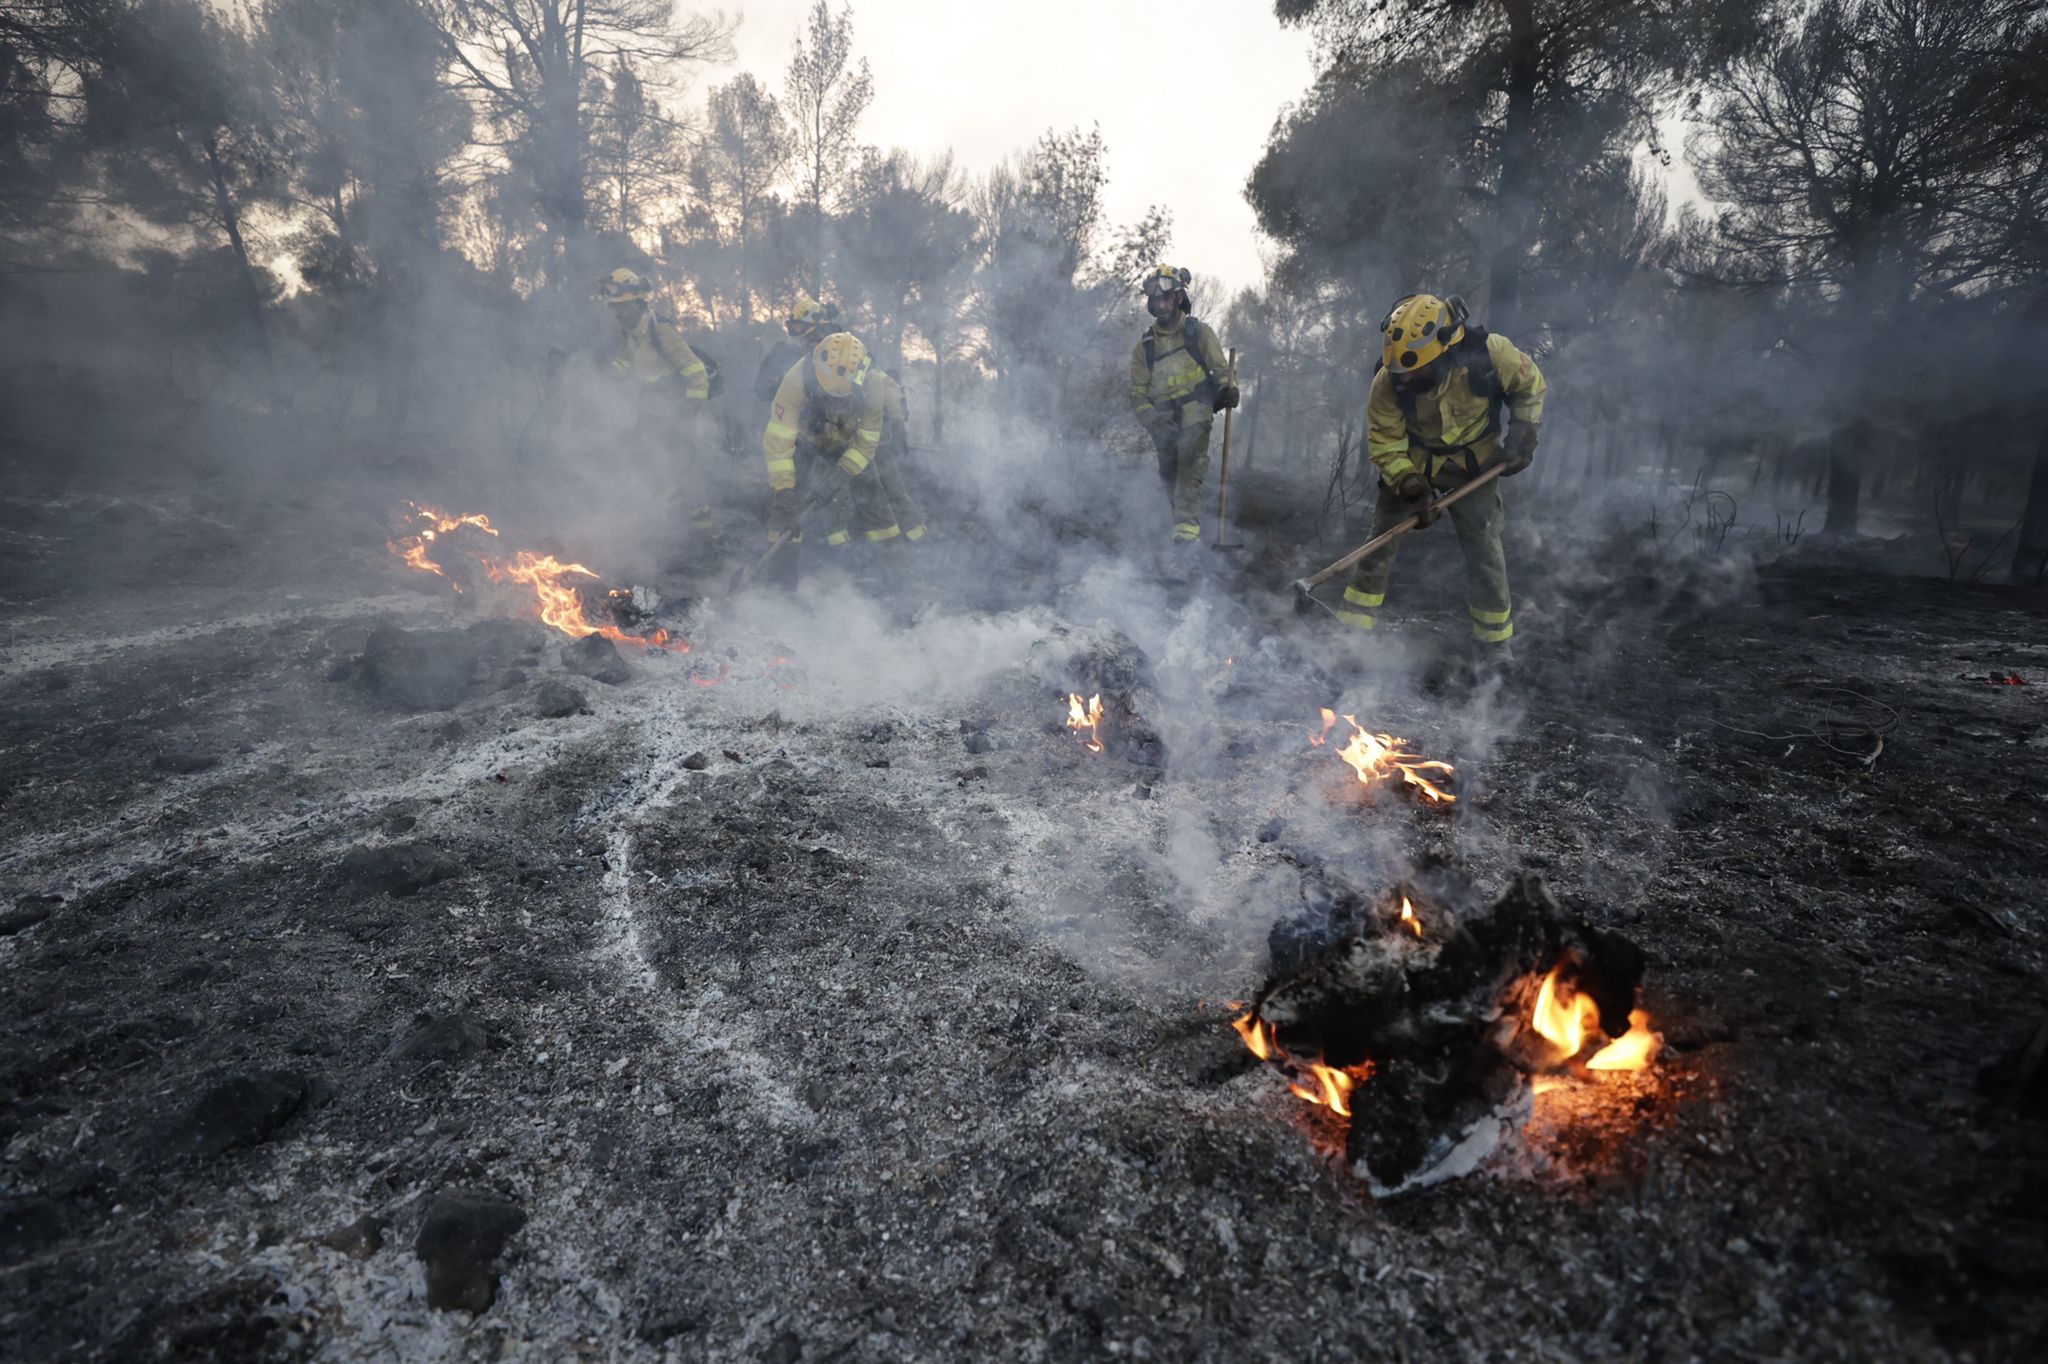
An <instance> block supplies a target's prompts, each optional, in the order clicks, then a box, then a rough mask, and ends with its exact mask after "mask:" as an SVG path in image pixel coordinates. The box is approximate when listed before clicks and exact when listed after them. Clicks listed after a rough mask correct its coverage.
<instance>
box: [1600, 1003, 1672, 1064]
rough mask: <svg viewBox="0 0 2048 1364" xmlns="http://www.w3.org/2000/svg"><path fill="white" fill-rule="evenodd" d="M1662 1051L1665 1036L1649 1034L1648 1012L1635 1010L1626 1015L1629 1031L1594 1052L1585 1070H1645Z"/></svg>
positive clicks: (1655, 1033)
mask: <svg viewBox="0 0 2048 1364" xmlns="http://www.w3.org/2000/svg"><path fill="white" fill-rule="evenodd" d="M1663 1050H1664V1034H1662V1033H1658V1032H1651V1031H1650V1015H1649V1012H1648V1011H1647V1010H1644V1009H1635V1010H1632V1011H1631V1012H1630V1013H1629V1016H1628V1031H1627V1032H1625V1033H1623V1034H1622V1035H1621V1036H1619V1037H1617V1038H1615V1039H1614V1040H1613V1041H1612V1042H1609V1043H1608V1044H1607V1045H1606V1046H1604V1047H1602V1048H1600V1050H1598V1051H1596V1052H1594V1053H1593V1058H1592V1059H1591V1060H1590V1061H1588V1062H1586V1069H1587V1070H1648V1069H1649V1068H1650V1063H1651V1062H1652V1061H1655V1060H1656V1059H1657V1054H1658V1053H1659V1052H1661V1051H1663Z"/></svg>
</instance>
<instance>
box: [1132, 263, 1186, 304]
mask: <svg viewBox="0 0 2048 1364" xmlns="http://www.w3.org/2000/svg"><path fill="white" fill-rule="evenodd" d="M1194 278H1195V277H1194V276H1193V275H1191V274H1189V273H1188V272H1187V271H1186V270H1184V269H1181V268H1179V267H1177V266H1172V265H1161V266H1159V267H1157V268H1156V269H1154V270H1153V271H1152V273H1151V274H1149V275H1147V276H1146V277H1145V284H1144V289H1145V297H1146V298H1148V299H1153V298H1158V297H1159V296H1160V295H1162V294H1170V293H1176V292H1178V291H1180V290H1182V289H1185V288H1187V287H1188V285H1190V284H1192V283H1193V282H1194Z"/></svg>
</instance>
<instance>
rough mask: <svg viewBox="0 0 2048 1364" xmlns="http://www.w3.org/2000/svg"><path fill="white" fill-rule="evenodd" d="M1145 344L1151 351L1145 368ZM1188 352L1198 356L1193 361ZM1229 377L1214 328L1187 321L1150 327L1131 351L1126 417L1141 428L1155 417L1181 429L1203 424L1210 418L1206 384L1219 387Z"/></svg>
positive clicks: (1196, 320)
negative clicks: (1128, 412) (1133, 418)
mask: <svg viewBox="0 0 2048 1364" xmlns="http://www.w3.org/2000/svg"><path fill="white" fill-rule="evenodd" d="M1147 342H1150V343H1151V349H1152V359H1151V361H1150V362H1149V363H1148V362H1147V361H1146V359H1145V349H1146V343H1147ZM1189 346H1193V347H1195V349H1196V350H1197V351H1198V352H1199V353H1200V358H1199V359H1197V358H1196V356H1195V355H1194V354H1190V353H1189V350H1188V347H1189ZM1229 372H1230V362H1229V361H1228V360H1227V359H1225V358H1224V355H1223V343H1222V342H1220V341H1218V340H1217V339H1216V329H1215V328H1214V327H1211V326H1210V325H1209V324H1208V323H1206V322H1204V321H1202V320H1201V319H1200V318H1198V317H1192V316H1189V317H1182V318H1179V319H1178V320H1176V321H1175V322H1174V324H1173V325H1172V326H1170V327H1168V326H1161V325H1160V324H1159V323H1157V322H1155V323H1153V324H1152V325H1151V326H1150V327H1149V328H1147V329H1146V331H1145V334H1144V335H1143V336H1141V337H1139V338H1138V344H1137V345H1135V346H1133V347H1131V411H1132V413H1133V414H1134V415H1136V417H1137V418H1138V420H1139V421H1141V422H1149V421H1150V420H1151V418H1152V417H1153V416H1155V415H1164V416H1167V417H1171V418H1173V419H1174V420H1175V421H1176V422H1179V423H1181V424H1183V425H1186V424H1190V423H1193V422H1197V421H1206V420H1208V419H1209V418H1210V417H1212V416H1214V415H1215V410H1214V408H1213V407H1212V406H1211V400H1212V399H1214V397H1215V396H1216V395H1215V391H1214V389H1213V387H1212V382H1211V381H1212V380H1213V381H1214V383H1218V384H1220V383H1222V382H1223V381H1224V380H1225V379H1226V378H1227V377H1228V376H1229Z"/></svg>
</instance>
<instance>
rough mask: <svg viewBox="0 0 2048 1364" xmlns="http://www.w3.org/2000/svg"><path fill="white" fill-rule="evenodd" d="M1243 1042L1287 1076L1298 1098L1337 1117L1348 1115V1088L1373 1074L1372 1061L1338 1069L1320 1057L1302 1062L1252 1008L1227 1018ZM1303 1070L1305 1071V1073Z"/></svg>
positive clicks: (1353, 1086)
mask: <svg viewBox="0 0 2048 1364" xmlns="http://www.w3.org/2000/svg"><path fill="white" fill-rule="evenodd" d="M1230 1026H1231V1027H1233V1028H1235V1029H1237V1035H1238V1036H1239V1037H1241V1038H1243V1039H1244V1044H1245V1046H1247V1047H1249V1048H1250V1049H1251V1053H1252V1055H1254V1056H1256V1057H1258V1058H1259V1059H1260V1060H1261V1061H1265V1062H1268V1063H1269V1064H1271V1065H1274V1066H1277V1067H1278V1068H1279V1069H1280V1071H1281V1073H1282V1074H1284V1075H1286V1076H1287V1090H1288V1092H1289V1093H1290V1094H1293V1095H1294V1096H1295V1097H1296V1098H1298V1099H1306V1100H1307V1101H1308V1102H1310V1103H1312V1104H1320V1105H1321V1106H1322V1107H1324V1108H1327V1109H1329V1110H1330V1111H1331V1112H1333V1113H1335V1114H1336V1115H1337V1116H1338V1117H1340V1118H1348V1117H1350V1116H1351V1091H1352V1090H1354V1089H1356V1088H1357V1087H1358V1086H1359V1085H1360V1084H1361V1083H1363V1082H1364V1081H1366V1080H1369V1079H1371V1078H1372V1062H1370V1061H1367V1062H1365V1063H1363V1064H1362V1065H1357V1066H1353V1067H1352V1068H1351V1069H1349V1070H1339V1069H1337V1068H1336V1067H1335V1066H1326V1065H1324V1064H1323V1063H1322V1062H1320V1061H1309V1062H1301V1061H1297V1060H1295V1058H1294V1057H1292V1056H1289V1055H1288V1054H1287V1052H1286V1051H1284V1050H1283V1049H1282V1048H1281V1046H1280V1043H1279V1041H1278V1040H1277V1039H1276V1038H1275V1037H1274V1035H1273V1025H1272V1024H1271V1023H1268V1022H1267V1021H1266V1020H1265V1019H1263V1018H1260V1017H1259V1016H1258V1014H1257V1013H1255V1012H1247V1013H1245V1014H1244V1015H1243V1016H1242V1017H1239V1018H1234V1019H1232V1020H1231V1021H1230ZM1304 1072H1306V1075H1304Z"/></svg>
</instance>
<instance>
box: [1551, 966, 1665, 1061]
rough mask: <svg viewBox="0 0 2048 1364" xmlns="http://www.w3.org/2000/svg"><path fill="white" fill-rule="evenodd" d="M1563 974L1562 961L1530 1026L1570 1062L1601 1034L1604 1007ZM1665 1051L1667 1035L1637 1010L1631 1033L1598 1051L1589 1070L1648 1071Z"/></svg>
mask: <svg viewBox="0 0 2048 1364" xmlns="http://www.w3.org/2000/svg"><path fill="white" fill-rule="evenodd" d="M1563 975H1564V963H1563V962H1559V963H1558V964H1557V965H1556V966H1553V967H1551V968H1550V974H1549V975H1547V976H1545V977H1544V978H1543V985H1542V987H1541V988H1540V989H1538V990H1537V992H1536V1006H1535V1008H1534V1009H1532V1010H1531V1011H1530V1015H1529V1026H1530V1027H1532V1028H1534V1029H1535V1030H1536V1031H1537V1032H1538V1033H1539V1034H1541V1035H1542V1036H1543V1037H1544V1038H1546V1039H1547V1040H1548V1041H1549V1042H1550V1044H1551V1045H1552V1046H1554V1047H1556V1048H1557V1049H1558V1054H1559V1057H1560V1059H1562V1060H1566V1061H1569V1060H1571V1059H1572V1058H1573V1057H1575V1056H1577V1055H1578V1054H1579V1053H1580V1052H1581V1051H1584V1050H1585V1049H1586V1043H1587V1041H1588V1040H1589V1039H1590V1038H1591V1037H1592V1036H1594V1035H1595V1034H1597V1033H1598V1032H1599V1031H1600V1007H1599V1006H1598V1005H1597V1004H1595V1003H1594V1002H1593V1001H1592V999H1591V998H1590V997H1589V996H1586V995H1582V994H1580V993H1578V992H1577V991H1576V990H1571V989H1570V987H1569V986H1567V985H1566V984H1565V983H1564V980H1563ZM1663 1048H1664V1038H1663V1036H1662V1035H1661V1034H1658V1033H1654V1032H1651V1031H1650V1015H1649V1013H1648V1012H1647V1011H1645V1010H1642V1009H1636V1010H1634V1011H1633V1012H1631V1013H1630V1014H1629V1016H1628V1031H1627V1032H1626V1033H1624V1034H1622V1035H1621V1036H1620V1037H1617V1038H1615V1039H1614V1040H1613V1041H1611V1042H1609V1043H1608V1044H1607V1045H1606V1046H1604V1047H1602V1048H1600V1050H1598V1051H1596V1052H1594V1053H1593V1055H1592V1058H1591V1059H1589V1060H1588V1061H1587V1062H1586V1069H1588V1070H1648V1069H1649V1067H1650V1063H1651V1062H1652V1061H1654V1060H1656V1059H1657V1053H1658V1052H1660V1051H1662V1050H1663Z"/></svg>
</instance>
